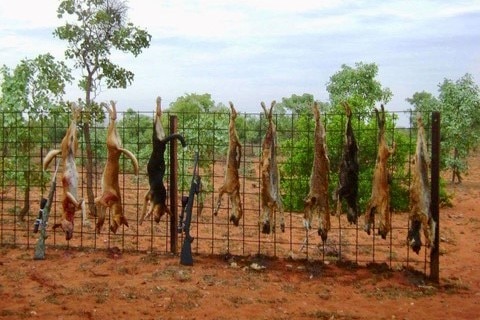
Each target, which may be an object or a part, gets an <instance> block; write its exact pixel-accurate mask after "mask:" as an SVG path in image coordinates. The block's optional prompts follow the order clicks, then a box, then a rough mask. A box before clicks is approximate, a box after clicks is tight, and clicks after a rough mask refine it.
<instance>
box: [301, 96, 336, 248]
mask: <svg viewBox="0 0 480 320" xmlns="http://www.w3.org/2000/svg"><path fill="white" fill-rule="evenodd" d="M313 116H314V119H315V140H314V154H313V166H312V173H311V175H310V184H309V187H310V191H309V193H308V196H307V197H306V198H305V201H304V205H305V207H304V219H303V223H304V226H305V228H307V229H311V227H312V218H313V216H315V217H317V218H318V234H319V235H320V236H321V238H322V241H324V242H325V241H326V240H327V235H328V231H329V230H330V207H329V201H328V198H329V197H328V175H329V167H330V161H329V159H328V155H327V147H326V141H325V128H324V127H323V124H322V121H321V117H320V110H319V109H318V104H317V102H315V103H314V105H313Z"/></svg>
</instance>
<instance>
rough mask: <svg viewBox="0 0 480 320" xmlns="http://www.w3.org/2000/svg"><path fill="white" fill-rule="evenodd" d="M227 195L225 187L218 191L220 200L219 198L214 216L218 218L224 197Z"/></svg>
mask: <svg viewBox="0 0 480 320" xmlns="http://www.w3.org/2000/svg"><path fill="white" fill-rule="evenodd" d="M224 193H225V188H224V186H222V187H220V189H219V190H218V198H217V204H216V206H215V209H214V210H213V214H214V215H215V216H216V215H217V214H218V210H219V209H220V205H221V204H222V197H223V194H224Z"/></svg>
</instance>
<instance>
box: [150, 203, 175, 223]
mask: <svg viewBox="0 0 480 320" xmlns="http://www.w3.org/2000/svg"><path fill="white" fill-rule="evenodd" d="M153 211H154V212H155V222H156V223H159V222H160V219H161V218H162V217H163V215H164V214H165V213H168V215H169V216H170V217H171V216H172V212H171V211H170V209H169V208H168V206H166V205H164V204H163V203H159V204H156V205H155V209H154V210H153Z"/></svg>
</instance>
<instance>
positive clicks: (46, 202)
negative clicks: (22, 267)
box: [33, 162, 60, 260]
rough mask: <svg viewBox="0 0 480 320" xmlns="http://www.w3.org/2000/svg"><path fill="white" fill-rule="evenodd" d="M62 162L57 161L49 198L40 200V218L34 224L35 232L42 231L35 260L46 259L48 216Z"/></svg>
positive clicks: (36, 247) (36, 248)
mask: <svg viewBox="0 0 480 320" xmlns="http://www.w3.org/2000/svg"><path fill="white" fill-rule="evenodd" d="M59 164H60V162H57V165H56V167H55V173H54V174H53V177H52V183H51V185H50V191H49V193H48V198H46V199H45V198H43V197H42V199H41V200H40V211H39V213H38V218H37V219H36V220H35V224H34V226H33V233H37V232H38V231H40V236H39V237H38V241H37V244H36V246H35V253H34V256H33V259H34V260H43V259H45V239H46V238H47V223H48V216H49V214H50V208H51V207H52V203H53V195H54V194H55V188H56V187H57V172H58V166H59Z"/></svg>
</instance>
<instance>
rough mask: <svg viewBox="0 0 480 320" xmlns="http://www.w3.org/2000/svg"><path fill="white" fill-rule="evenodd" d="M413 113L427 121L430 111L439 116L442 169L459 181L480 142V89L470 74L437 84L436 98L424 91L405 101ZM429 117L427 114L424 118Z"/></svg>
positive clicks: (453, 179) (453, 180)
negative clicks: (438, 113) (435, 112)
mask: <svg viewBox="0 0 480 320" xmlns="http://www.w3.org/2000/svg"><path fill="white" fill-rule="evenodd" d="M407 101H408V102H410V104H412V105H413V107H414V111H415V112H421V113H422V116H423V118H424V119H426V120H428V119H429V118H430V115H429V114H428V113H430V112H432V111H440V113H441V119H440V120H441V158H440V159H441V168H442V169H444V170H445V169H448V170H451V171H452V182H455V180H457V181H458V182H461V175H462V174H465V173H466V172H467V171H468V167H467V157H468V155H469V154H470V152H471V151H472V149H474V148H475V147H476V146H477V145H478V144H479V142H480V113H479V112H478V108H479V107H480V89H479V87H478V85H477V84H476V83H475V81H474V79H473V77H472V76H471V75H470V74H468V73H467V74H465V75H464V76H463V77H461V78H460V79H458V80H457V81H452V80H449V79H445V80H444V81H443V82H442V83H440V84H439V97H438V99H437V98H435V97H433V96H432V94H430V93H426V92H420V93H415V94H414V95H413V97H412V98H409V99H407ZM425 114H428V115H425Z"/></svg>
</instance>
